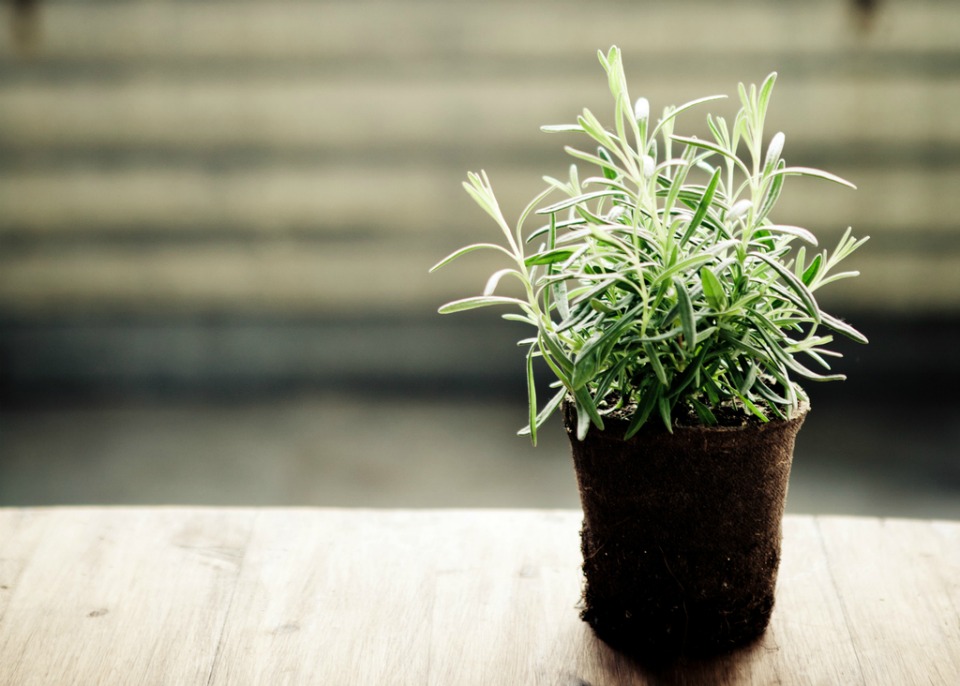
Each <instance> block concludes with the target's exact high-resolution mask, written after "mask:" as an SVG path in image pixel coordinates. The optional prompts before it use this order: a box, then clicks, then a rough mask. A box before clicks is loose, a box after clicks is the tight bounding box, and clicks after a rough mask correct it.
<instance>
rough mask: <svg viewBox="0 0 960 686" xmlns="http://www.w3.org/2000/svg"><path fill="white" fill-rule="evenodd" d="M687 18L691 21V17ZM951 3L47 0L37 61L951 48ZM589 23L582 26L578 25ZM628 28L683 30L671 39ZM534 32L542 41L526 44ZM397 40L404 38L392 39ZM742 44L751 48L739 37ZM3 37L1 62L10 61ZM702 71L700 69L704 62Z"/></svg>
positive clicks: (669, 34) (661, 33) (953, 20)
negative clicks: (869, 26)
mask: <svg viewBox="0 0 960 686" xmlns="http://www.w3.org/2000/svg"><path fill="white" fill-rule="evenodd" d="M691 17H695V18H696V19H695V20H691ZM956 17H957V13H956V5H955V4H953V3H949V2H932V1H930V0H927V1H922V2H917V1H914V2H911V1H909V0H890V1H888V2H884V3H881V4H880V5H878V6H877V10H876V11H875V13H874V17H873V29H874V30H873V31H871V32H863V33H857V32H856V28H857V26H858V25H857V23H856V21H855V20H856V16H855V15H853V14H852V13H851V11H850V8H849V7H848V6H847V5H846V4H844V3H838V2H829V1H821V2H807V3H804V4H803V5H792V4H783V3H756V2H736V3H724V4H723V5H719V4H716V3H706V2H672V3H642V4H637V3H628V4H624V3H613V2H606V3H591V4H590V6H589V10H587V9H586V7H585V6H578V5H577V4H576V3H570V2H566V3H561V4H560V6H559V8H558V7H557V4H556V3H552V4H549V5H548V4H547V3H543V2H528V3H519V4H514V5H509V4H504V3H467V2H451V3H442V2H436V1H421V2H409V1H408V2H403V3H391V2H383V1H382V0H381V1H365V2H355V3H349V2H311V3H306V2H290V1H285V2H277V3H268V2H256V1H254V2H250V1H246V2H222V1H221V2H210V1H207V2H197V3H163V2H155V1H148V2H143V1H141V2H124V3H122V4H116V3H109V2H96V3H84V4H83V5H82V6H81V5H77V4H75V3H67V2H48V3H45V4H44V6H43V13H42V18H43V23H42V26H43V32H42V37H43V41H42V43H41V45H40V46H39V48H38V49H39V50H40V51H41V54H43V55H48V56H52V57H57V58H61V59H77V58H98V57H99V58H111V59H131V58H143V57H173V56H180V55H183V56H188V57H190V58H193V59H197V58H213V59H230V58H234V59H235V58H242V57H248V56H255V57H258V58H271V57H278V56H287V55H291V54H293V55H297V56H299V57H303V58H313V59H320V58H324V59H334V58H342V57H344V56H349V57H350V59H354V55H356V54H357V40H356V37H358V36H363V38H364V40H363V45H364V50H363V53H362V54H361V56H364V55H365V56H368V58H374V59H376V58H377V57H380V56H382V55H384V54H390V55H394V56H401V57H404V58H407V59H413V58H418V57H423V56H429V55H431V54H435V53H437V52H441V51H442V52H446V53H452V54H455V55H463V56H464V57H465V58H474V59H476V58H480V57H485V56H490V55H508V56H511V57H515V58H525V57H533V56H540V57H564V56H568V55H569V50H570V46H576V45H586V46H588V49H589V50H595V49H596V48H597V47H605V46H607V45H609V44H610V43H612V42H617V43H620V44H621V45H623V46H625V47H629V48H630V49H632V50H636V51H638V52H642V53H644V54H645V56H646V55H649V54H653V55H657V56H659V55H662V54H665V53H666V54H669V53H672V52H677V51H680V50H682V51H684V52H687V53H691V52H692V53H694V54H702V53H710V52H723V53H728V54H734V55H748V56H749V55H757V54H763V53H770V52H773V53H778V52H779V53H782V52H787V51H789V52H799V53H801V54H805V53H809V52H819V51H824V50H845V49H847V48H848V47H849V45H850V43H851V41H852V40H854V41H855V44H856V45H857V46H858V47H861V48H871V47H873V46H883V47H889V48H897V49H909V50H918V49H926V50H930V51H936V50H945V49H946V50H952V49H953V48H955V47H956V31H955V27H956ZM587 19H588V20H589V21H587ZM637 26H682V27H683V31H684V37H685V40H683V41H682V42H678V41H677V40H676V35H675V34H674V33H673V32H670V31H638V30H636V28H635V27H637ZM531 27H536V30H537V34H538V35H544V36H550V38H551V39H550V40H531V36H530V30H531ZM398 34H399V35H402V36H403V38H404V40H398V39H397V38H398ZM747 37H749V40H746V38H747ZM15 54H16V53H15V51H14V49H13V46H12V43H11V40H10V38H9V36H8V34H7V33H0V55H2V56H7V57H9V56H12V55H15ZM704 67H705V68H709V63H706V64H704Z"/></svg>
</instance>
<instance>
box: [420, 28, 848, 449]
mask: <svg viewBox="0 0 960 686" xmlns="http://www.w3.org/2000/svg"><path fill="white" fill-rule="evenodd" d="M599 57H600V62H601V64H602V65H603V68H604V70H605V71H606V73H607V77H608V79H609V84H610V92H611V94H612V96H613V99H614V102H615V109H614V130H613V131H608V130H607V129H605V128H604V127H603V126H602V125H601V124H600V122H599V121H598V119H597V118H596V117H595V116H594V115H593V114H592V113H591V112H590V111H589V110H586V109H585V110H584V111H583V114H582V115H581V116H579V117H578V118H577V123H576V124H572V125H564V126H551V127H544V131H547V132H579V133H583V134H585V135H586V136H587V137H588V138H590V139H592V142H593V143H594V144H596V145H598V146H599V147H597V148H596V149H595V151H593V152H589V151H585V150H579V149H575V148H570V147H568V148H566V150H567V152H568V153H569V154H570V155H571V157H573V158H575V159H576V160H578V161H580V162H586V163H588V164H590V165H592V166H593V167H596V175H594V176H589V177H587V178H583V179H582V180H581V177H580V172H579V170H578V168H577V166H576V164H574V165H573V166H571V168H570V174H569V179H568V180H567V181H560V180H557V179H553V178H549V177H544V180H545V181H546V183H547V188H546V190H545V191H544V192H543V193H541V194H540V195H538V196H537V197H536V198H534V199H533V201H531V203H530V204H529V205H528V206H527V207H526V209H525V210H524V211H523V213H522V215H521V217H520V219H519V221H518V222H517V223H516V225H515V226H511V225H510V224H509V223H508V222H507V221H506V219H504V216H503V213H502V212H501V211H500V207H499V205H498V203H497V200H496V197H495V195H494V193H493V189H492V187H491V185H490V181H489V179H488V178H487V176H486V174H484V173H482V172H481V173H480V174H479V175H478V174H473V173H471V174H470V175H469V177H468V181H467V182H465V183H464V187H465V188H466V190H467V192H468V193H470V195H471V196H472V197H473V198H474V200H476V202H477V203H478V204H479V205H480V206H481V207H482V208H483V209H484V210H486V212H487V213H488V214H489V215H490V216H491V217H492V218H493V219H494V221H495V222H496V223H497V224H498V226H499V227H500V229H501V230H502V231H503V234H504V237H505V239H506V245H505V246H504V245H498V244H491V243H480V244H474V245H470V246H467V247H465V248H462V249H461V250H458V251H457V252H455V253H453V254H452V255H450V256H449V257H447V258H446V259H444V260H442V261H441V262H440V263H438V264H437V265H436V266H435V267H434V269H437V268H439V267H440V266H443V265H445V264H447V263H449V262H451V261H453V260H455V259H457V258H458V257H460V256H462V255H464V254H466V253H468V252H472V251H474V250H497V251H500V252H502V253H505V254H506V255H508V256H509V257H510V259H511V261H512V265H511V266H510V267H508V268H506V269H502V270H500V271H498V272H496V273H495V274H494V275H493V276H492V277H491V278H490V280H489V281H488V283H487V286H486V288H485V289H484V292H483V295H481V296H478V297H473V298H466V299H464V300H458V301H455V302H452V303H448V304H447V305H444V306H443V307H441V308H440V312H441V313H448V312H457V311H460V310H466V309H473V308H477V307H486V306H492V305H509V306H511V307H513V308H514V309H515V310H516V311H515V312H511V313H510V314H508V315H504V316H505V318H507V319H511V320H515V321H522V322H525V323H527V324H529V325H530V326H531V327H533V330H534V332H535V335H534V336H532V337H531V338H528V339H525V340H522V341H521V342H520V344H521V345H522V346H525V347H526V348H527V365H526V369H527V382H528V383H527V387H528V392H529V401H530V424H529V425H528V426H527V428H526V429H524V430H522V431H521V433H527V432H528V433H529V434H530V436H531V439H532V440H533V442H534V443H536V436H537V429H538V428H539V427H540V426H541V425H542V424H543V422H544V421H545V420H546V419H547V417H549V416H550V414H551V413H552V412H554V411H555V410H556V408H557V407H558V406H559V405H560V403H561V401H562V400H563V398H564V397H570V398H571V399H572V400H573V402H574V403H575V405H576V409H577V415H578V419H579V422H578V430H577V433H578V435H579V436H580V437H581V438H582V437H583V436H585V435H586V432H587V429H588V428H589V425H590V423H591V422H592V423H593V424H595V425H596V426H598V427H600V428H603V418H604V417H605V416H608V415H609V414H610V413H613V412H616V413H618V414H619V415H623V414H626V415H627V416H628V417H629V418H630V423H629V429H628V431H627V436H628V437H629V436H631V435H633V434H634V433H635V432H636V431H637V430H638V429H639V428H640V427H641V426H643V425H644V424H645V423H646V422H647V421H649V420H650V419H651V417H652V416H656V417H657V418H659V420H660V421H662V422H663V423H664V424H665V426H666V427H667V429H668V430H672V426H673V424H674V422H675V421H676V420H677V418H678V417H680V416H684V417H695V418H696V419H697V420H698V421H700V422H701V423H704V424H715V423H716V422H717V419H716V414H715V412H716V410H717V409H718V408H720V407H724V406H733V407H736V408H738V409H739V410H740V411H741V412H743V413H745V414H749V415H754V416H756V417H757V418H759V419H760V420H762V421H768V420H769V419H770V418H771V417H778V418H782V417H787V416H790V415H791V413H792V412H793V411H794V410H796V408H797V407H798V406H799V404H800V403H801V402H803V401H805V400H806V398H807V396H806V394H805V393H804V391H803V389H802V388H801V386H800V385H799V383H798V380H801V379H807V380H817V381H825V380H835V379H842V378H843V376H842V375H840V374H832V373H830V365H829V364H828V362H827V360H826V358H828V357H837V356H839V355H838V354H837V353H836V352H834V351H832V350H830V349H829V348H828V347H827V346H829V344H830V343H831V342H832V340H833V336H832V334H831V332H833V333H839V334H841V335H843V336H846V337H849V338H852V339H853V340H855V341H858V342H861V343H866V339H865V338H864V337H863V335H862V334H860V333H859V332H858V331H857V330H856V329H854V328H853V327H851V326H850V325H849V324H847V323H845V322H843V321H841V320H839V319H837V318H835V317H832V316H830V315H829V314H827V313H825V312H823V311H821V309H820V307H819V305H818V304H817V300H816V297H815V293H816V291H817V290H818V289H819V288H820V287H822V286H824V285H826V284H828V283H830V282H833V281H837V280H839V279H844V278H847V277H851V276H856V275H857V273H856V272H852V271H847V272H837V271H835V268H836V267H837V265H838V264H839V263H840V262H841V261H842V260H843V259H845V258H846V257H847V256H848V255H850V254H851V253H852V252H853V251H854V250H856V249H857V248H858V247H860V246H861V245H862V244H863V243H864V242H865V240H866V239H865V238H864V239H855V238H853V237H852V236H851V233H850V229H847V231H846V233H845V234H844V235H843V237H842V238H841V240H840V242H839V244H838V245H837V247H836V248H835V249H834V250H833V251H832V252H828V251H826V250H823V251H820V252H815V253H814V254H812V256H811V257H810V258H809V259H808V256H807V245H809V246H816V245H817V241H816V238H815V237H814V236H813V234H811V233H810V232H809V231H808V230H806V229H804V228H801V227H797V226H791V225H787V224H780V223H777V222H774V221H773V220H772V219H771V218H770V213H771V211H772V210H773V207H774V205H775V204H776V201H777V199H778V198H779V197H780V193H781V191H782V189H783V185H784V181H785V179H786V177H788V176H811V177H815V178H820V179H825V180H828V181H831V182H834V183H839V184H842V185H845V186H850V187H853V186H852V184H850V183H849V182H847V181H845V180H843V179H841V178H839V177H837V176H834V175H833V174H829V173H827V172H824V171H820V170H817V169H810V168H807V167H788V166H787V165H786V163H785V162H784V160H783V158H782V151H783V146H784V140H785V139H784V135H783V133H777V134H775V135H774V136H773V137H772V138H771V139H770V142H769V144H768V145H767V148H766V150H764V149H763V140H764V138H763V128H764V120H765V118H766V113H767V106H768V103H769V101H770V95H771V92H772V90H773V85H774V81H775V79H776V74H771V75H770V76H768V77H767V79H766V80H765V81H764V82H763V84H762V85H761V86H760V88H759V89H757V88H756V87H755V86H750V87H749V88H748V87H745V86H744V85H743V84H740V86H739V98H740V110H739V112H738V113H737V115H736V117H735V119H734V121H733V124H732V125H728V124H727V122H726V121H725V120H724V119H723V118H722V117H714V116H712V115H707V124H708V126H709V128H710V131H711V134H712V140H701V139H698V138H696V137H690V136H681V135H677V134H675V133H674V127H675V125H676V123H677V115H678V114H680V113H681V112H684V111H686V110H688V109H690V108H692V107H695V106H698V105H700V104H702V103H704V102H708V101H711V100H715V99H717V98H718V97H723V96H715V97H709V98H701V99H699V100H695V101H693V102H690V103H687V104H685V105H682V106H680V107H667V108H666V109H665V110H664V111H663V115H662V116H661V117H660V119H659V121H658V122H657V123H656V124H655V125H653V124H652V122H651V121H650V119H649V109H650V106H649V103H648V102H647V101H646V100H645V99H644V98H640V99H639V100H637V101H636V103H635V104H633V105H631V104H630V103H631V100H630V98H629V96H628V94H627V84H626V79H625V77H624V73H623V65H622V61H621V57H620V52H619V50H618V49H617V48H616V47H612V48H611V49H610V51H609V52H608V53H607V54H603V53H602V52H601V53H600V54H599ZM741 149H745V152H743V153H741ZM551 193H560V194H561V195H563V196H564V197H563V199H562V200H559V201H556V202H552V203H551V204H545V201H546V198H547V196H548V195H550V194H551ZM531 217H541V218H543V219H544V221H545V222H546V223H544V224H543V225H541V226H539V227H537V228H535V229H533V230H532V231H530V232H529V233H526V234H525V231H524V226H525V224H526V223H527V222H528V221H529V220H530V218H531ZM804 244H807V245H804ZM533 246H535V247H533ZM505 276H510V277H512V278H514V279H515V280H517V281H518V282H519V283H520V284H521V285H522V287H523V293H524V294H525V297H520V298H516V297H505V296H497V295H495V291H496V289H497V287H498V285H499V283H500V282H501V280H502V279H503V277H505ZM537 359H539V360H542V361H543V362H544V363H546V365H547V366H548V367H549V368H550V370H551V371H552V372H553V374H554V375H555V376H556V382H555V383H554V384H553V388H554V389H555V394H554V395H553V397H552V398H551V399H550V400H549V401H548V402H547V403H546V404H545V406H544V407H543V409H542V410H540V411H539V412H538V410H537V408H538V403H537V397H536V389H535V388H534V383H533V374H534V371H533V370H534V367H533V363H534V361H535V360H537ZM811 364H812V366H814V367H815V368H819V370H820V371H814V370H813V369H811V368H810V367H809V366H808V365H811Z"/></svg>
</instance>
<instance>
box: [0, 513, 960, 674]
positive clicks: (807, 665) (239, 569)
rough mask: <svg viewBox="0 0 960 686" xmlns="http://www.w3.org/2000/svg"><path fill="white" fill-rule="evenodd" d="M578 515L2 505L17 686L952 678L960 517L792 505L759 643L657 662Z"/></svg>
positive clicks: (4, 579) (5, 631)
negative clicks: (592, 554)
mask: <svg viewBox="0 0 960 686" xmlns="http://www.w3.org/2000/svg"><path fill="white" fill-rule="evenodd" d="M579 524H580V514H579V512H575V511H533V510H528V511H519V510H420V511H410V510H349V509H261V510H254V509H208V508H53V509H27V510H12V509H7V510H0V684H11V685H12V684H49V683H57V684H89V683H97V684H138V683H150V684H230V685H234V684H264V683H269V684H330V683H336V684H438V685H439V684H452V683H456V684H465V685H470V684H510V685H516V684H563V685H573V684H590V685H591V686H603V685H605V684H660V683H666V684H705V683H710V684H758V685H759V684H770V683H779V684H836V683H844V684H846V683H851V684H855V683H863V684H891V685H893V684H913V683H930V684H953V683H956V680H957V679H958V678H960V583H958V579H960V545H958V544H960V523H957V522H942V521H941V522H925V521H907V520H875V519H855V518H839V517H797V516H791V517H787V519H786V521H785V526H784V549H783V562H782V567H781V573H780V580H779V587H778V595H777V608H776V610H775V612H774V616H773V620H772V623H771V626H770V629H769V630H768V632H767V634H766V636H765V637H764V638H763V640H762V641H761V642H760V643H758V644H757V645H755V646H753V647H751V648H748V649H746V650H743V651H741V652H739V653H736V654H734V655H731V656H729V657H726V658H722V659H718V660H711V661H702V662H693V663H684V664H681V665H677V666H676V667H675V668H672V669H670V670H667V671H664V672H659V673H655V674H654V673H650V672H648V671H645V670H644V669H643V668H641V667H640V666H639V665H636V664H634V663H632V662H631V661H630V660H628V659H626V658H624V657H623V656H621V655H619V654H617V653H615V652H613V651H611V650H609V649H608V648H607V647H606V646H605V645H603V644H601V643H599V642H598V641H597V640H596V639H594V637H593V636H592V634H591V633H590V631H589V629H588V628H587V627H586V625H585V624H583V623H582V622H581V621H580V620H579V618H578V616H577V607H576V606H577V602H578V599H579V589H580V570H579V562H580V557H579V556H580V553H579V549H578V535H577V532H578V529H579Z"/></svg>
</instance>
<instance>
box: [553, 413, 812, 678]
mask: <svg viewBox="0 0 960 686" xmlns="http://www.w3.org/2000/svg"><path fill="white" fill-rule="evenodd" d="M808 409H809V408H808V407H804V408H803V409H802V411H801V412H800V413H799V414H798V416H797V417H795V418H793V419H791V420H789V421H771V422H770V423H768V424H760V423H758V422H756V423H755V422H749V423H747V424H745V425H744V426H741V427H712V428H711V427H677V428H675V429H674V432H673V433H672V434H670V433H668V432H667V431H666V429H665V428H664V427H663V425H662V424H659V423H658V422H655V421H653V420H651V421H650V422H649V423H648V424H647V425H645V426H644V427H643V428H642V429H641V430H640V432H638V433H637V435H635V436H634V437H633V438H631V439H630V440H629V441H624V440H623V438H622V436H623V434H624V431H625V429H626V423H625V422H617V421H609V422H605V423H606V429H605V430H604V431H599V430H598V429H596V427H593V426H591V428H590V431H589V433H588V435H587V437H586V439H584V440H583V441H578V440H577V438H576V432H575V427H576V412H575V410H574V408H573V407H572V405H571V404H569V403H565V405H564V410H563V411H564V424H565V425H566V427H567V433H568V434H569V436H570V441H571V444H572V446H573V461H574V467H575V469H576V473H577V482H578V484H579V487H580V499H581V503H582V504H583V514H584V519H583V530H582V532H581V539H582V540H581V542H582V549H583V572H584V576H585V581H586V583H585V587H584V595H583V600H584V609H583V612H582V613H581V616H582V618H583V619H584V620H585V621H586V622H588V623H589V624H590V626H591V627H592V628H593V630H594V632H595V633H596V635H597V636H598V637H599V638H600V639H602V640H603V641H605V642H606V643H608V644H609V645H611V646H612V647H614V648H617V649H619V650H621V651H623V652H625V653H628V654H631V655H633V656H634V657H637V658H640V659H646V660H648V661H651V660H652V661H657V662H660V661H664V660H672V659H675V658H677V657H679V656H681V655H692V656H693V655H699V656H703V655H709V654H715V653H722V652H725V651H728V650H730V649H733V648H735V647H737V646H741V645H744V644H747V643H750V642H751V641H753V640H754V639H756V638H758V637H759V636H760V635H762V634H763V632H764V630H765V629H766V627H767V623H768V622H769V619H770V613H771V611H772V609H773V601H774V588H775V585H776V578H777V569H778V567H779V563H780V540H781V520H782V517H783V508H784V501H785V499H786V494H787V481H788V479H789V476H790V465H791V462H792V459H793V446H794V439H795V438H796V435H797V431H799V429H800V425H801V424H802V423H803V420H804V418H805V416H806V413H807V410H808Z"/></svg>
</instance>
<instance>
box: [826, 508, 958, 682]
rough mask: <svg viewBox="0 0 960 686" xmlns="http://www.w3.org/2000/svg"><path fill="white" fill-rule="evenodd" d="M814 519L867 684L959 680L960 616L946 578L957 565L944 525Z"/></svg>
mask: <svg viewBox="0 0 960 686" xmlns="http://www.w3.org/2000/svg"><path fill="white" fill-rule="evenodd" d="M819 526H820V531H821V535H822V538H823V544H824V548H825V550H826V552H827V556H828V558H829V566H830V574H831V578H832V580H833V584H834V586H835V587H836V589H837V592H838V594H839V595H840V597H841V603H842V606H843V612H844V617H845V618H846V622H847V625H848V627H849V628H850V630H851V632H852V634H853V645H854V648H855V650H856V653H857V657H858V660H859V664H860V667H861V669H862V672H863V680H864V683H867V684H890V685H891V686H893V685H895V684H919V683H930V684H945V685H946V684H955V683H957V681H958V680H960V615H958V613H957V606H956V597H955V595H954V594H952V593H951V590H953V591H955V588H956V587H955V583H951V585H950V586H948V584H947V581H946V580H947V579H949V578H952V579H955V578H956V577H957V574H958V572H960V567H958V566H957V553H956V552H955V548H954V550H953V551H951V550H950V548H951V546H949V545H944V543H946V539H947V537H946V536H943V535H942V534H943V532H942V531H941V532H940V533H939V534H938V532H936V531H934V530H933V529H932V527H931V525H930V524H929V523H921V522H908V521H896V520H859V519H846V518H822V519H821V520H820V523H819ZM948 529H953V530H954V531H953V532H952V533H953V542H954V543H955V541H956V538H955V536H956V531H955V530H956V527H948ZM951 586H952V588H951Z"/></svg>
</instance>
